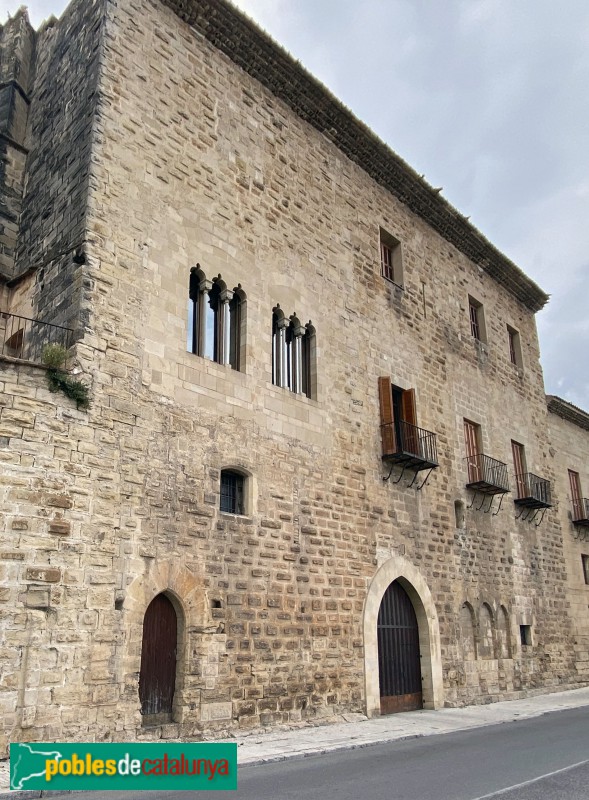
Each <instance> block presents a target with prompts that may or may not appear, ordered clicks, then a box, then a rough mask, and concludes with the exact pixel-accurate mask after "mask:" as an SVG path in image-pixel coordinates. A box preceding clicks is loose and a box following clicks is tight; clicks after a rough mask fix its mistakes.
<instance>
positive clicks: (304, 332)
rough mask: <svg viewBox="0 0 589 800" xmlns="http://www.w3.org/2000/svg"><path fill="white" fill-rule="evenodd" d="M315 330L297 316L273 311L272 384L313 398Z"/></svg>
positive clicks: (276, 309) (278, 309)
mask: <svg viewBox="0 0 589 800" xmlns="http://www.w3.org/2000/svg"><path fill="white" fill-rule="evenodd" d="M315 380H316V370H315V328H314V327H313V325H312V324H311V322H307V324H306V325H302V323H301V322H300V321H299V319H298V317H297V316H296V315H294V314H293V315H292V316H291V317H288V318H287V317H286V316H285V315H284V312H283V311H282V309H281V308H280V306H279V305H278V306H276V308H274V309H272V383H273V384H274V385H275V386H282V387H283V388H285V389H290V390H291V392H295V394H304V395H306V396H307V397H315V394H316V393H315Z"/></svg>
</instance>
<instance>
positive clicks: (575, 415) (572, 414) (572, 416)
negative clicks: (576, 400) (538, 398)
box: [546, 394, 589, 431]
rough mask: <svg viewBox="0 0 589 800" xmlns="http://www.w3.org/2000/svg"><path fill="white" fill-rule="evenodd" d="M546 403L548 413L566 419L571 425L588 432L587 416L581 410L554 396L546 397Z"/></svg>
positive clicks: (588, 421) (588, 415)
mask: <svg viewBox="0 0 589 800" xmlns="http://www.w3.org/2000/svg"><path fill="white" fill-rule="evenodd" d="M546 403H547V405H548V411H551V412H552V413H553V414H556V415H557V416H559V417H562V419H566V420H567V421H568V422H572V423H573V425H577V427H579V428H584V429H585V430H586V431H589V414H588V413H587V412H586V411H583V409H582V408H578V407H577V406H574V405H573V404H572V403H568V402H567V401H566V400H563V399H562V398H561V397H557V396H556V395H554V394H547V395H546Z"/></svg>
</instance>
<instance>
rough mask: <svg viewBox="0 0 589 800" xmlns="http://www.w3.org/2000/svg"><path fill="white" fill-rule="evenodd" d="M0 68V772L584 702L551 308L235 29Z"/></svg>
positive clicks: (209, 12)
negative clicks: (396, 716) (161, 741)
mask: <svg viewBox="0 0 589 800" xmlns="http://www.w3.org/2000/svg"><path fill="white" fill-rule="evenodd" d="M0 48H1V50H0V56H1V58H0V152H1V159H0V310H1V311H2V312H3V313H2V314H1V317H0V370H1V371H0V462H1V465H2V469H1V474H0V510H1V513H2V518H1V521H0V578H1V588H0V665H1V668H2V677H1V680H0V720H1V723H0V726H1V730H0V750H3V749H5V748H6V745H7V743H8V741H10V740H12V741H22V740H39V739H46V740H63V739H74V738H78V739H81V740H88V739H97V740H104V739H113V740H119V741H120V740H124V739H136V738H155V737H165V738H176V737H198V736H200V735H203V734H206V735H209V734H214V733H216V734H230V733H232V732H235V731H237V730H243V729H247V728H254V727H257V726H261V725H271V724H281V723H291V722H298V721H300V720H306V719H318V718H330V717H334V716H336V715H338V714H341V713H344V712H360V713H364V714H368V715H374V714H378V713H381V712H382V713H386V712H388V711H392V710H395V709H398V708H403V707H405V708H406V707H410V706H413V707H419V706H420V705H421V704H422V703H423V705H425V706H426V707H428V708H438V707H441V706H443V705H444V704H445V705H461V704H466V703H485V702H491V701H494V700H497V699H499V698H509V697H517V696H521V695H523V694H528V693H530V692H539V691H550V690H554V689H556V688H560V687H563V686H573V685H579V684H580V683H582V682H587V680H588V677H587V675H588V665H587V646H588V645H587V642H588V629H587V623H586V611H584V612H582V609H583V608H584V607H585V603H586V599H587V594H586V591H587V589H586V588H585V585H584V582H585V581H586V580H587V572H585V573H584V577H583V573H582V572H581V565H582V562H583V563H585V564H586V561H585V559H586V558H587V557H589V549H587V548H584V546H583V545H581V544H580V538H579V537H580V536H581V535H582V534H579V531H580V530H582V524H580V523H579V522H578V521H577V523H575V524H574V525H573V524H572V523H571V522H569V520H568V519H567V516H566V513H565V511H564V508H565V504H566V502H567V501H566V499H565V498H566V492H567V487H566V485H565V483H564V482H565V481H566V472H563V470H565V471H566V469H570V470H572V471H575V472H580V473H584V474H583V475H582V479H583V480H584V481H585V484H588V482H589V474H587V472H586V469H587V468H586V463H587V460H586V456H587V453H588V451H589V444H588V436H587V425H586V424H584V425H579V420H585V423H586V420H587V416H586V415H584V414H583V412H580V411H574V412H573V411H570V412H567V413H568V416H567V414H560V416H559V413H560V412H559V411H558V410H557V408H556V407H558V408H559V409H561V410H562V409H563V408H565V407H566V408H572V407H569V406H568V404H566V403H563V401H558V400H552V401H551V407H550V411H551V412H552V413H550V414H549V413H548V410H547V405H546V398H545V395H544V386H543V380H542V373H541V369H540V366H539V352H538V339H537V334H536V327H535V318H534V315H535V312H537V311H538V310H539V309H540V308H542V306H543V305H544V304H545V302H546V300H547V296H546V295H545V294H544V293H543V292H542V291H541V290H540V289H539V288H538V287H537V286H536V285H535V284H534V283H533V282H532V281H531V280H530V279H529V278H527V277H526V276H525V275H524V274H523V273H522V272H521V271H520V270H519V269H518V268H517V267H516V266H515V265H514V264H513V263H511V262H510V261H509V260H508V259H507V258H506V257H505V256H504V255H502V254H501V253H500V252H498V251H497V250H496V249H495V248H494V247H493V246H492V245H491V244H490V243H489V242H488V241H487V240H486V239H485V238H484V237H483V236H482V235H481V234H480V233H479V232H478V231H477V230H476V229H475V228H474V227H473V226H472V225H471V224H470V223H469V222H468V220H467V219H465V218H464V217H463V216H462V215H461V214H459V213H458V212H457V211H456V210H455V209H453V208H452V207H451V206H450V205H449V204H448V203H447V202H446V201H445V200H444V199H443V198H442V197H441V196H440V194H439V193H438V192H436V191H435V190H434V189H432V188H431V187H430V186H429V185H428V184H427V183H426V182H424V181H423V180H422V179H421V178H420V177H419V176H417V174H416V173H414V172H413V170H411V168H410V167H408V166H407V165H406V164H405V163H404V162H403V161H402V160H401V159H400V158H399V157H398V156H396V155H395V154H394V153H393V152H391V151H390V150H389V149H388V148H387V147H386V146H385V145H384V144H383V143H382V142H381V141H379V140H378V139H377V138H376V137H375V136H374V135H373V134H372V133H371V132H370V131H369V130H368V129H367V128H366V127H365V126H364V125H362V123H360V122H359V121H358V120H357V119H355V118H354V117H353V116H352V115H351V114H350V113H349V112H348V111H347V110H346V109H345V108H343V107H342V106H341V105H340V104H339V103H338V101H337V100H336V99H335V98H334V97H332V96H331V95H330V94H329V92H327V91H326V90H325V89H324V88H323V87H322V86H321V85H320V84H319V83H317V81H315V80H314V79H313V78H312V77H311V76H310V75H309V74H308V73H306V72H305V71H304V69H303V68H302V67H301V66H300V65H299V64H298V63H296V62H295V61H293V60H292V59H291V58H290V57H289V56H288V55H287V54H286V53H285V52H284V51H283V50H282V49H280V48H279V47H278V46H277V45H276V44H274V43H273V42H272V41H271V40H270V39H269V38H268V37H267V36H266V35H265V34H264V33H262V32H261V31H260V30H258V29H257V28H256V27H255V26H254V25H253V24H252V23H251V22H250V21H249V20H248V19H246V18H245V17H243V16H242V15H241V14H240V13H238V12H237V11H236V10H235V9H234V8H233V7H232V6H230V5H229V4H228V3H226V2H225V0H73V2H72V3H71V5H70V6H69V8H68V10H67V11H66V12H65V13H64V14H63V16H62V17H61V19H60V20H59V21H56V20H51V21H49V22H48V23H46V24H45V25H44V26H43V27H42V28H41V29H40V30H39V31H38V32H34V31H33V30H32V29H31V27H30V25H29V23H28V19H27V16H26V12H24V11H23V10H21V11H20V12H18V13H17V14H16V16H14V17H13V18H12V19H10V20H9V21H8V22H7V23H6V24H5V25H4V27H3V29H0ZM49 342H51V343H57V344H61V345H63V347H65V348H67V349H68V365H69V367H70V368H71V375H70V381H71V380H72V379H74V378H75V380H78V381H82V382H83V383H85V384H86V385H87V386H88V387H89V388H90V392H91V397H92V403H91V407H90V409H89V410H86V409H84V408H77V407H76V403H75V402H74V401H73V400H71V399H69V398H68V397H67V396H65V395H64V394H63V393H62V392H50V391H49V389H48V383H47V378H48V376H49V377H50V376H51V375H50V374H48V371H47V368H46V366H45V365H44V362H45V361H46V360H47V350H46V347H45V345H46V344H47V343H49ZM54 350H55V349H54ZM555 404H556V406H555ZM549 420H550V424H549ZM552 435H554V436H555V441H556V437H558V439H559V443H558V444H555V445H554V447H553V444H552V440H551V436H552ZM579 437H581V439H579ZM579 441H581V442H584V444H579ZM555 448H556V450H555ZM575 448H577V450H575ZM583 448H584V449H583ZM555 452H558V453H559V454H560V455H559V459H560V460H557V458H556V456H555ZM567 454H568V455H567ZM583 455H584V456H585V457H584V458H583ZM565 456H566V457H565ZM567 458H568V460H567ZM565 462H566V464H565ZM535 476H540V477H539V478H536V477H535ZM563 476H564V477H563ZM571 480H572V479H571ZM571 485H572V484H571ZM557 501H558V503H557ZM585 516H586V514H585ZM575 537H576V538H575ZM585 551H586V552H585ZM581 555H583V556H584V559H581ZM581 617H582V620H581V619H580V618H581Z"/></svg>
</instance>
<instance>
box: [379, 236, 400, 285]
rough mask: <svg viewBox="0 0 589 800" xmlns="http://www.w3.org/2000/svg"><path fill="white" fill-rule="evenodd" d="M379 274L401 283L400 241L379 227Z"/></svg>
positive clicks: (398, 283)
mask: <svg viewBox="0 0 589 800" xmlns="http://www.w3.org/2000/svg"><path fill="white" fill-rule="evenodd" d="M380 274H381V275H382V276H383V278H386V279H387V280H388V281H392V282H393V283H396V284H397V286H402V285H403V257H402V252H401V242H400V241H399V240H398V239H395V237H394V236H391V234H390V233H387V232H386V231H384V230H383V229H382V228H381V229H380Z"/></svg>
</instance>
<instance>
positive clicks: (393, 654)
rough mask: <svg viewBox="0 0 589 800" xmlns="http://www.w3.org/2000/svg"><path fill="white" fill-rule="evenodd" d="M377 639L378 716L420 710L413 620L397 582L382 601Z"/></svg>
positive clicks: (419, 687)
mask: <svg viewBox="0 0 589 800" xmlns="http://www.w3.org/2000/svg"><path fill="white" fill-rule="evenodd" d="M377 639H378V672H379V683H380V712H381V714H394V713H395V712H397V711H412V710H413V709H416V708H422V707H423V701H422V692H421V659H420V652H419V629H418V626H417V617H416V616H415V610H414V608H413V603H412V602H411V600H410V598H409V595H408V594H407V592H406V591H405V590H404V589H403V587H402V586H401V584H400V583H399V582H398V581H393V583H391V585H390V586H389V588H388V589H387V590H386V592H385V594H384V597H383V598H382V602H381V604H380V609H379V612H378V622H377Z"/></svg>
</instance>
